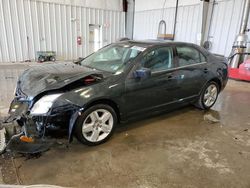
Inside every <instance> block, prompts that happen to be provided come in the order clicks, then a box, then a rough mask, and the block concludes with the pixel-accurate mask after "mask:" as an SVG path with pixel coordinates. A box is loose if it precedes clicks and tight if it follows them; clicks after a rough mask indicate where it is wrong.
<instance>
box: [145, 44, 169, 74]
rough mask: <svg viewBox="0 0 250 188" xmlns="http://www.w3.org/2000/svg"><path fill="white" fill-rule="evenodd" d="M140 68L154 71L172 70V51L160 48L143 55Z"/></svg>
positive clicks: (167, 48)
mask: <svg viewBox="0 0 250 188" xmlns="http://www.w3.org/2000/svg"><path fill="white" fill-rule="evenodd" d="M141 65H142V67H145V68H148V69H151V71H152V72H154V71H161V70H167V69H170V68H173V50H172V48H171V47H160V48H157V49H154V50H151V51H150V52H148V53H147V54H145V55H144V56H143V58H142V62H141Z"/></svg>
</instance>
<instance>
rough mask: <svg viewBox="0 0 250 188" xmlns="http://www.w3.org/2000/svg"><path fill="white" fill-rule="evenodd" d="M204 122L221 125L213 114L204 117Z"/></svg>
mask: <svg viewBox="0 0 250 188" xmlns="http://www.w3.org/2000/svg"><path fill="white" fill-rule="evenodd" d="M203 118H204V120H205V121H207V122H208V123H212V124H213V123H219V122H220V120H219V119H217V118H215V117H214V116H213V115H212V114H205V115H204V116H203Z"/></svg>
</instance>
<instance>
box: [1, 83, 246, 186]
mask: <svg viewBox="0 0 250 188" xmlns="http://www.w3.org/2000/svg"><path fill="white" fill-rule="evenodd" d="M1 87H2V86H1ZM209 114H210V115H212V116H213V117H215V118H217V119H219V120H220V121H219V122H217V123H211V122H210V121H207V120H206V117H207V116H208V115H209ZM204 119H205V120H204ZM60 141H61V142H63V143H65V142H66V139H61V140H60ZM63 143H62V144H61V145H60V144H57V145H55V146H54V147H52V148H51V149H50V150H49V151H48V152H46V153H44V154H42V156H40V157H39V158H32V159H29V160H27V158H25V157H17V158H15V160H14V161H15V164H16V167H17V168H16V169H17V172H18V174H19V179H20V180H21V183H22V184H41V183H42V184H54V185H61V186H70V187H143V188H144V187H250V162H249V161H250V83H246V82H239V81H232V80H230V81H229V83H228V85H227V87H226V88H225V90H224V91H223V92H222V93H221V94H220V96H219V99H218V101H217V103H216V105H215V106H214V108H213V109H212V110H210V111H208V112H204V111H201V110H198V109H196V108H194V107H186V108H184V109H181V110H176V111H174V112H172V113H168V114H163V115H160V116H157V117H153V118H147V119H145V120H141V121H137V122H133V123H129V124H126V125H123V126H122V127H120V128H118V129H117V130H116V133H115V134H114V135H113V137H112V138H111V139H110V140H109V141H108V142H107V143H105V144H103V145H100V146H96V147H87V146H84V145H81V144H80V143H78V142H77V141H74V142H73V144H71V145H70V146H69V148H66V147H65V145H64V144H63ZM2 168H4V164H3V167H2ZM9 168H11V167H9ZM5 171H6V170H5ZM3 175H4V174H3ZM7 179H8V178H7V177H6V176H4V178H3V180H4V181H5V180H7ZM5 182H6V181H5ZM8 183H12V182H11V181H9V182H8ZM13 183H15V182H13Z"/></svg>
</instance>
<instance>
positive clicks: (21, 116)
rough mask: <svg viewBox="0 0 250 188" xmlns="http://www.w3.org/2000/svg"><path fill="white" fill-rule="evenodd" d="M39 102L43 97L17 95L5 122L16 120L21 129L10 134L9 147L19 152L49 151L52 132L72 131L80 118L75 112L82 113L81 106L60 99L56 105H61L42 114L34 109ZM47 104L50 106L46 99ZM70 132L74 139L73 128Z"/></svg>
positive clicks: (7, 146)
mask: <svg viewBox="0 0 250 188" xmlns="http://www.w3.org/2000/svg"><path fill="white" fill-rule="evenodd" d="M47 96H49V95H47ZM42 98H43V97H41V98H40V100H41V99H42ZM37 102H39V100H37V101H35V102H34V101H33V100H29V99H28V98H27V97H25V96H20V95H18V94H16V97H15V98H14V100H13V101H12V103H11V105H10V109H9V117H8V118H6V120H5V123H10V122H13V121H16V122H17V124H18V125H19V127H20V128H19V129H18V130H19V131H18V132H16V134H15V135H11V136H10V137H9V138H10V139H9V141H8V143H7V145H6V149H8V150H11V151H16V152H19V153H38V152H43V151H46V150H48V149H49V146H50V144H49V142H48V139H46V138H47V136H48V133H49V132H52V131H59V130H67V131H68V130H69V127H73V124H74V123H75V120H76V118H77V117H76V116H75V115H74V114H78V112H79V109H80V108H79V107H78V106H76V105H74V104H70V103H68V102H67V101H64V103H63V100H59V102H57V103H55V104H56V105H60V106H53V108H52V107H50V108H49V111H48V112H46V113H41V114H38V113H36V112H35V111H33V108H34V106H35V105H36V104H37ZM43 102H44V101H43ZM58 103H59V104H58ZM53 104H54V103H53ZM43 105H46V104H45V102H44V103H43ZM72 118H73V119H72ZM70 123H71V124H72V125H71V126H70ZM69 131H70V135H69V140H71V138H72V137H71V134H72V130H69Z"/></svg>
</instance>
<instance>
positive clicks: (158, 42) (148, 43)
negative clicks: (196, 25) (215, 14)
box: [118, 40, 194, 47]
mask: <svg viewBox="0 0 250 188" xmlns="http://www.w3.org/2000/svg"><path fill="white" fill-rule="evenodd" d="M118 43H121V44H132V45H138V46H142V47H151V46H158V45H164V44H166V45H167V44H177V45H183V46H192V45H194V44H192V43H187V42H175V41H170V40H126V41H121V42H118Z"/></svg>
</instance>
